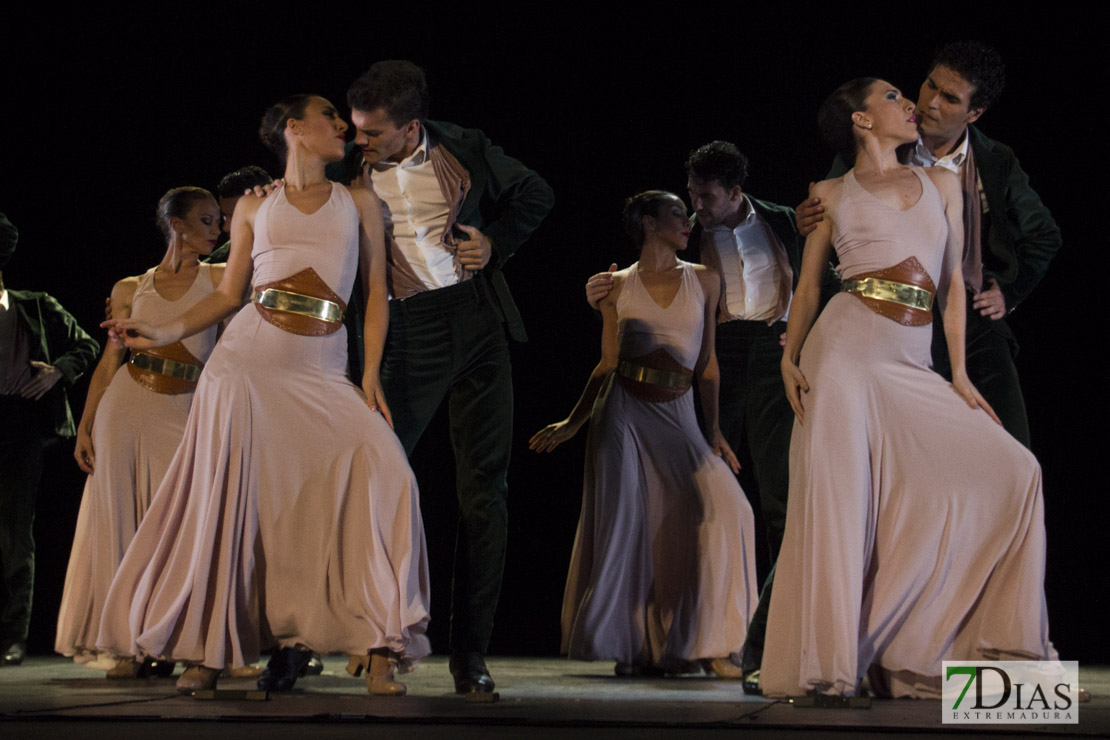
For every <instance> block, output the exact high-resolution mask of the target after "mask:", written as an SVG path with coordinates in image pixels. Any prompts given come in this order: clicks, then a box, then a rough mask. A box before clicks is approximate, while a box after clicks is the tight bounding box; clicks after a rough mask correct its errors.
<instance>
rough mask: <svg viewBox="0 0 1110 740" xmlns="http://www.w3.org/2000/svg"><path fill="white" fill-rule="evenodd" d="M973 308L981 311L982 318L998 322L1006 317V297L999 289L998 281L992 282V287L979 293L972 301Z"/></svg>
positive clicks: (993, 280)
mask: <svg viewBox="0 0 1110 740" xmlns="http://www.w3.org/2000/svg"><path fill="white" fill-rule="evenodd" d="M971 307H972V308H974V309H976V310H978V311H979V315H980V316H986V317H987V318H990V319H993V320H994V321H998V320H999V319H1001V318H1004V317H1005V316H1006V296H1004V295H1002V289H1001V288H999V287H998V281H997V280H995V279H994V278H991V280H990V287H989V288H987V289H986V290H982V291H979V292H978V293H976V294H975V297H974V298H973V299H972V301H971Z"/></svg>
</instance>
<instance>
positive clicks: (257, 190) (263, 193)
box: [243, 178, 285, 199]
mask: <svg viewBox="0 0 1110 740" xmlns="http://www.w3.org/2000/svg"><path fill="white" fill-rule="evenodd" d="M284 184H285V180H284V178H283V179H281V180H274V181H273V182H271V183H267V184H265V185H255V186H254V187H253V188H250V189H248V190H244V191H243V195H254V196H257V197H259V198H263V199H265V198H268V197H269V196H270V194H271V193H273V192H274V191H275V190H277V189H278V188H280V187H281V186H282V185H284Z"/></svg>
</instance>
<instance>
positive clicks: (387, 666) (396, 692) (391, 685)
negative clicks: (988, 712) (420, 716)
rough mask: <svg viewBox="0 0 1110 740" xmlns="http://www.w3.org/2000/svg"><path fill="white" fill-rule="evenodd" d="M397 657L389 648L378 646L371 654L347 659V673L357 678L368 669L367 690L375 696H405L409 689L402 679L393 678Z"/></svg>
mask: <svg viewBox="0 0 1110 740" xmlns="http://www.w3.org/2000/svg"><path fill="white" fill-rule="evenodd" d="M396 667H397V659H396V658H393V657H392V656H391V655H390V653H389V648H376V649H374V650H371V651H370V654H369V655H352V656H350V657H349V658H348V659H347V673H350V674H351V675H352V676H354V677H355V678H358V677H359V676H360V675H362V671H363V670H364V669H365V670H366V690H367V691H369V692H370V693H371V694H372V695H373V696H404V695H405V692H406V691H408V689H407V688H406V687H405V685H404V684H403V683H401V682H400V681H394V680H393V672H394V670H396Z"/></svg>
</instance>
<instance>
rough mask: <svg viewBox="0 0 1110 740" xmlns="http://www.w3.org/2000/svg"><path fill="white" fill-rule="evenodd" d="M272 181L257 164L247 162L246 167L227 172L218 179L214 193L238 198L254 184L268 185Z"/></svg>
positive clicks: (222, 196)
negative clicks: (218, 182)
mask: <svg viewBox="0 0 1110 740" xmlns="http://www.w3.org/2000/svg"><path fill="white" fill-rule="evenodd" d="M273 181H274V178H272V177H270V175H269V173H267V172H266V170H264V169H262V168H261V167H258V166H257V165H253V164H248V165H247V166H246V167H242V168H240V169H237V170H235V171H234V172H229V173H227V174H226V175H224V176H223V177H222V178H221V179H220V184H219V185H217V186H216V195H218V196H219V197H221V198H238V197H239V196H240V195H242V194H243V192H244V191H246V190H250V189H252V188H253V187H254V186H255V185H269V184H270V183H272V182H273Z"/></svg>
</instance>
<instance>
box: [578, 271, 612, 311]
mask: <svg viewBox="0 0 1110 740" xmlns="http://www.w3.org/2000/svg"><path fill="white" fill-rule="evenodd" d="M617 269H618V268H617V263H616V262H614V263H613V264H611V265H609V271H608V272H599V273H597V274H596V275H591V276H590V279H589V280H587V281H586V303H589V304H590V308H592V309H594V310H595V311H596V310H597V304H599V303H601V300H602V299H603V298H604V297H605V296H607V295H609V293H610V292H612V290H613V273H614V272H616V271H617Z"/></svg>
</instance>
